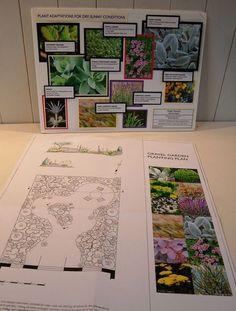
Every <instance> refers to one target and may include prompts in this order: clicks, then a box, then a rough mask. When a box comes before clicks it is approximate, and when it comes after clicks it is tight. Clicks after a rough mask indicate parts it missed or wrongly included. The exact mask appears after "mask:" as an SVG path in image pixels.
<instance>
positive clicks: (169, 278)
mask: <svg viewBox="0 0 236 311" xmlns="http://www.w3.org/2000/svg"><path fill="white" fill-rule="evenodd" d="M155 272H156V290H157V292H160V293H176V294H177V293H178V294H193V293H194V291H193V283H192V274H191V268H190V267H189V266H188V265H187V264H184V263H182V264H166V263H159V264H156V266H155Z"/></svg>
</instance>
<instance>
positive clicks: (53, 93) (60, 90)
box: [44, 86, 75, 98]
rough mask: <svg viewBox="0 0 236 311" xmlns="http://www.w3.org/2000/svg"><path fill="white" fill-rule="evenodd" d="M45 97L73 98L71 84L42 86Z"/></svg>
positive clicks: (73, 93)
mask: <svg viewBox="0 0 236 311" xmlns="http://www.w3.org/2000/svg"><path fill="white" fill-rule="evenodd" d="M44 94H45V98H75V92H74V87H73V86H44Z"/></svg>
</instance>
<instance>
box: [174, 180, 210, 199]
mask: <svg viewBox="0 0 236 311" xmlns="http://www.w3.org/2000/svg"><path fill="white" fill-rule="evenodd" d="M178 196H179V197H194V198H204V192H203V188H202V186H201V184H198V183H196V184H195V183H179V184H178Z"/></svg>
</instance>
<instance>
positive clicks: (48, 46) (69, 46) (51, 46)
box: [44, 41, 75, 53]
mask: <svg viewBox="0 0 236 311" xmlns="http://www.w3.org/2000/svg"><path fill="white" fill-rule="evenodd" d="M44 49H45V52H48V53H50V52H51V53H56V52H61V53H70V52H72V53H74V52H75V42H74V41H70V42H64V41H60V42H59V41H47V42H44Z"/></svg>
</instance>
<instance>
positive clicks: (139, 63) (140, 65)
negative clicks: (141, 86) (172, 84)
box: [125, 34, 154, 79]
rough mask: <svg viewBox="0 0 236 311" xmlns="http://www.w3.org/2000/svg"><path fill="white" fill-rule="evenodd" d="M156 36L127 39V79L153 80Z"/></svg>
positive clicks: (139, 36)
mask: <svg viewBox="0 0 236 311" xmlns="http://www.w3.org/2000/svg"><path fill="white" fill-rule="evenodd" d="M153 63H154V36H153V35H150V34H149V35H138V36H137V38H135V39H133V38H126V39H125V79H152V76H153Z"/></svg>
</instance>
